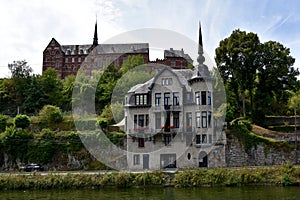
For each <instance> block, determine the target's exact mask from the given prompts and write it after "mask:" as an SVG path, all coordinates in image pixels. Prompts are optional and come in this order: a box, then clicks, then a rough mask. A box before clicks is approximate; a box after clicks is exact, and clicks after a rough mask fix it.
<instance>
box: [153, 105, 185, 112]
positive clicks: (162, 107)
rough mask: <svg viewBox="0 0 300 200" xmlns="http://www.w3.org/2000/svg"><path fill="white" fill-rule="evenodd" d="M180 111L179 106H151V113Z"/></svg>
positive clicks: (180, 107)
mask: <svg viewBox="0 0 300 200" xmlns="http://www.w3.org/2000/svg"><path fill="white" fill-rule="evenodd" d="M181 109H182V106H181V105H155V106H153V111H154V112H158V111H162V110H165V111H180V110H181Z"/></svg>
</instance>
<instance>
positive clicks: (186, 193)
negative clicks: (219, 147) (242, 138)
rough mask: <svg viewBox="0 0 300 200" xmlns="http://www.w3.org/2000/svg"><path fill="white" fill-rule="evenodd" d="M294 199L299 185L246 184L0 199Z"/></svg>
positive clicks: (9, 194) (11, 194)
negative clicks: (240, 185)
mask: <svg viewBox="0 0 300 200" xmlns="http://www.w3.org/2000/svg"><path fill="white" fill-rule="evenodd" d="M4 199H5V200H13V199H18V200H19V199H20V200H25V199H26V200H28V199H29V200H30V199H32V200H33V199H39V200H69V199H70V200H77V199H82V200H93V199H108V200H129V199H130V200H131V199H139V200H141V199H147V200H158V199H159V200H162V199H163V200H172V199H179V200H194V199H200V200H202V199H209V200H221V199H222V200H227V199H229V200H253V199H257V200H259V199H260V200H277V199H280V200H295V199H300V187H276V186H259V187H258V186H255V187H254V186H253V187H252V186H251V187H249V186H247V187H215V188H188V189H178V188H146V189H97V190H48V191H47V190H45V191H1V192H0V200H4Z"/></svg>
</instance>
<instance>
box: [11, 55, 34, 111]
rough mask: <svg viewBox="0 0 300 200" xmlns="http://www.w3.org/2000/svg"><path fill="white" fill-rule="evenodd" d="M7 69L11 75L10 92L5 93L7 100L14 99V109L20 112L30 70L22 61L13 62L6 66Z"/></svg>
mask: <svg viewBox="0 0 300 200" xmlns="http://www.w3.org/2000/svg"><path fill="white" fill-rule="evenodd" d="M8 69H9V70H10V73H11V81H12V85H10V88H11V89H12V90H10V91H7V90H6V91H7V95H8V98H9V99H15V107H16V108H15V109H16V110H18V112H19V111H21V112H22V110H23V102H24V100H25V98H26V96H25V93H24V91H26V90H27V88H28V87H29V83H30V77H31V73H32V68H31V67H30V66H28V65H27V62H26V61H25V60H24V61H14V62H13V63H12V64H8Z"/></svg>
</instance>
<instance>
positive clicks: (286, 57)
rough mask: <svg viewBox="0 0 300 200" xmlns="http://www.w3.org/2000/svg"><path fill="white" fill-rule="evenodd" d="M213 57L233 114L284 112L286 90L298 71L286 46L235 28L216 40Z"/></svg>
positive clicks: (294, 84)
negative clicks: (261, 40) (217, 43)
mask: <svg viewBox="0 0 300 200" xmlns="http://www.w3.org/2000/svg"><path fill="white" fill-rule="evenodd" d="M215 60H216V63H217V67H218V70H219V72H220V74H221V76H222V78H223V80H224V83H225V88H226V92H227V100H228V103H229V104H230V106H231V110H232V109H233V110H234V112H235V114H236V115H237V116H236V117H238V116H246V115H248V116H251V117H252V118H256V117H257V116H258V115H266V114H272V113H276V114H285V113H284V112H286V110H285V109H287V106H286V105H287V101H288V99H289V97H290V95H289V94H288V93H287V92H286V90H292V91H295V90H297V88H298V82H297V76H298V75H299V71H298V70H297V69H295V68H294V67H293V64H294V62H295V59H294V58H293V57H292V56H291V55H290V50H289V48H287V47H284V46H283V45H282V44H280V43H279V42H275V41H268V42H265V43H261V42H260V40H259V38H258V36H257V34H255V33H252V32H250V33H247V32H245V31H241V30H239V29H237V30H234V31H233V32H232V34H231V35H230V36H229V37H228V38H225V39H224V40H222V41H220V44H219V47H218V48H217V49H216V57H215ZM254 99H255V100H254ZM279 105H280V106H279Z"/></svg>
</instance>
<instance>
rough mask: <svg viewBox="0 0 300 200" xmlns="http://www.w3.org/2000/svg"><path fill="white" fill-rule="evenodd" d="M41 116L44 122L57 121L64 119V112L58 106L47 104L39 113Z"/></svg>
mask: <svg viewBox="0 0 300 200" xmlns="http://www.w3.org/2000/svg"><path fill="white" fill-rule="evenodd" d="M39 118H40V121H41V122H42V123H48V124H52V123H57V122H61V121H62V119H63V116H62V113H61V111H60V109H59V107H57V106H52V105H45V106H44V107H43V108H42V109H41V110H40V113H39Z"/></svg>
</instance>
